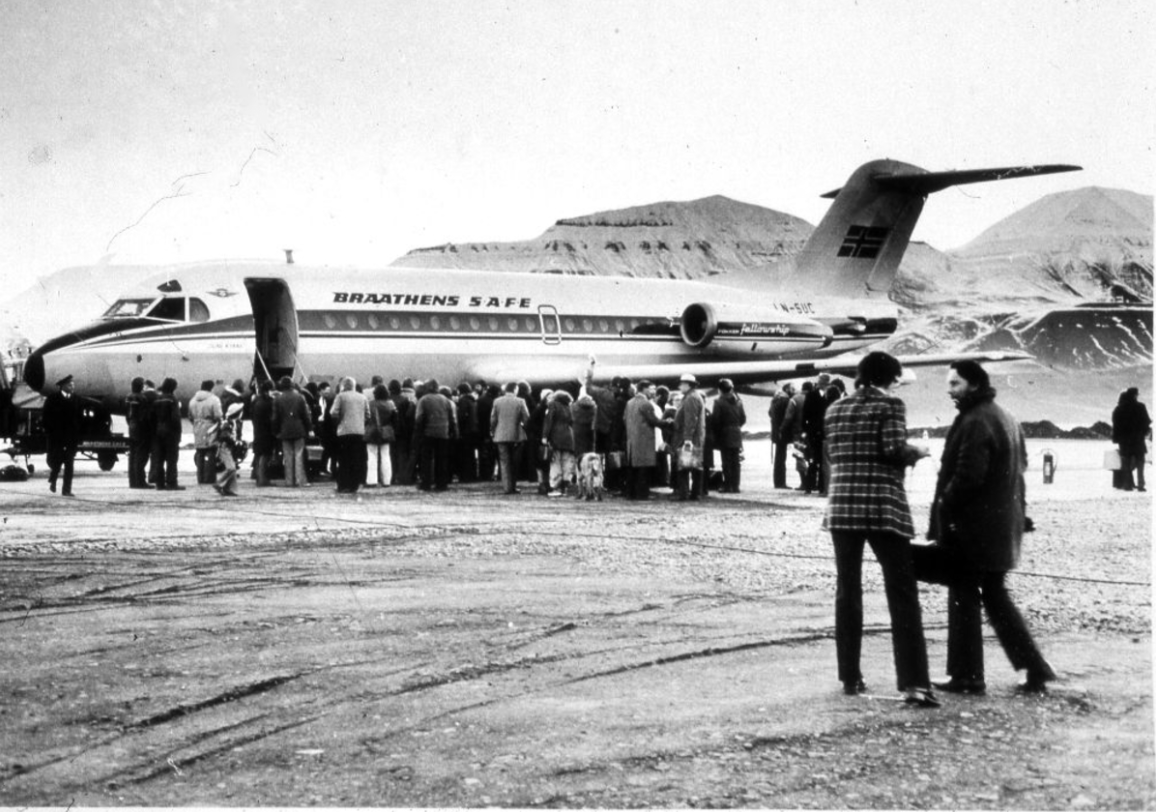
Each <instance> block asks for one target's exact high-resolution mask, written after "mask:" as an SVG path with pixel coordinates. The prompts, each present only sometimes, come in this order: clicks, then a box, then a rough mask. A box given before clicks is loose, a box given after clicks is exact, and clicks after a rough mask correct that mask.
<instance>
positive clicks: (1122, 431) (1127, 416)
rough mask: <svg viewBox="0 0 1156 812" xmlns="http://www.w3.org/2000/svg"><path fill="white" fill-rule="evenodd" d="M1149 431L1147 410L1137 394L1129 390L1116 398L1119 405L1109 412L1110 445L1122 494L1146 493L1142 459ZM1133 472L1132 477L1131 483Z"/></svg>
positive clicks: (1150, 427)
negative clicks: (1115, 451)
mask: <svg viewBox="0 0 1156 812" xmlns="http://www.w3.org/2000/svg"><path fill="white" fill-rule="evenodd" d="M1151 429H1152V419H1151V418H1150V417H1149V416H1148V408H1147V407H1146V406H1145V405H1144V404H1143V403H1141V402H1140V390H1139V389H1137V388H1136V387H1134V386H1133V387H1132V388H1130V389H1128V390H1126V391H1124V392H1123V393H1122V394H1121V395H1120V400H1119V403H1118V404H1117V405H1116V408H1115V409H1114V410H1113V411H1112V442H1114V443H1115V444H1116V446H1117V447H1118V448H1119V450H1120V488H1122V489H1123V490H1126V491H1130V490H1133V489H1135V490H1138V491H1144V490H1146V487H1145V482H1144V457H1145V455H1146V454H1147V453H1148V446H1147V445H1146V444H1145V442H1144V441H1145V440H1146V439H1147V438H1148V436H1149V435H1150V434H1151ZM1133 471H1135V473H1136V477H1135V479H1134V480H1133V478H1132V472H1133Z"/></svg>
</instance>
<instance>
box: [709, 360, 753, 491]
mask: <svg viewBox="0 0 1156 812" xmlns="http://www.w3.org/2000/svg"><path fill="white" fill-rule="evenodd" d="M718 389H719V396H718V399H717V400H716V401H715V404H714V409H713V410H712V411H711V417H712V419H713V422H714V438H715V448H717V449H718V452H719V456H720V457H721V458H722V475H723V479H722V488H720V490H721V491H722V493H739V487H740V484H741V483H740V478H741V475H742V453H743V426H744V425H746V422H747V413H746V409H745V408H744V407H743V401H742V398H740V397H739V396H738V393H737V392H735V386H734V384H733V383H732V382H731V380H730V379H729V378H723V379H722V380H721V381H719V382H718Z"/></svg>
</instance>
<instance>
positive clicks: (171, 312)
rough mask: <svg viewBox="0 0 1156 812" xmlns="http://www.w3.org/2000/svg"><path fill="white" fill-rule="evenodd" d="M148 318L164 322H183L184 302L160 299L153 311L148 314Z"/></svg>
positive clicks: (182, 300) (181, 300)
mask: <svg viewBox="0 0 1156 812" xmlns="http://www.w3.org/2000/svg"><path fill="white" fill-rule="evenodd" d="M148 317H149V318H150V319H163V320H165V321H184V320H185V300H184V299H169V298H165V299H161V300H160V301H159V302H157V303H156V305H155V306H154V307H153V309H152V310H150V311H149V312H148Z"/></svg>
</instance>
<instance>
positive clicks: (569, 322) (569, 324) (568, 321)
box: [566, 319, 575, 333]
mask: <svg viewBox="0 0 1156 812" xmlns="http://www.w3.org/2000/svg"><path fill="white" fill-rule="evenodd" d="M574 326H575V325H574V319H566V332H567V333H572V332H574Z"/></svg>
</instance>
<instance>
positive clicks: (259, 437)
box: [253, 381, 277, 488]
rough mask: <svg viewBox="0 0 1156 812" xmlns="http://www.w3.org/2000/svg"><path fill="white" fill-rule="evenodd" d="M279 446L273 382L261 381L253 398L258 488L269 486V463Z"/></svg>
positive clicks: (254, 469) (254, 470)
mask: <svg viewBox="0 0 1156 812" xmlns="http://www.w3.org/2000/svg"><path fill="white" fill-rule="evenodd" d="M276 448H277V436H276V434H275V433H274V431H273V382H272V381H261V385H260V386H259V387H258V388H257V397H255V398H254V399H253V473H254V475H255V477H256V479H257V487H258V488H267V487H269V484H270V483H269V463H270V461H271V460H272V459H273V454H274V451H276Z"/></svg>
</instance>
